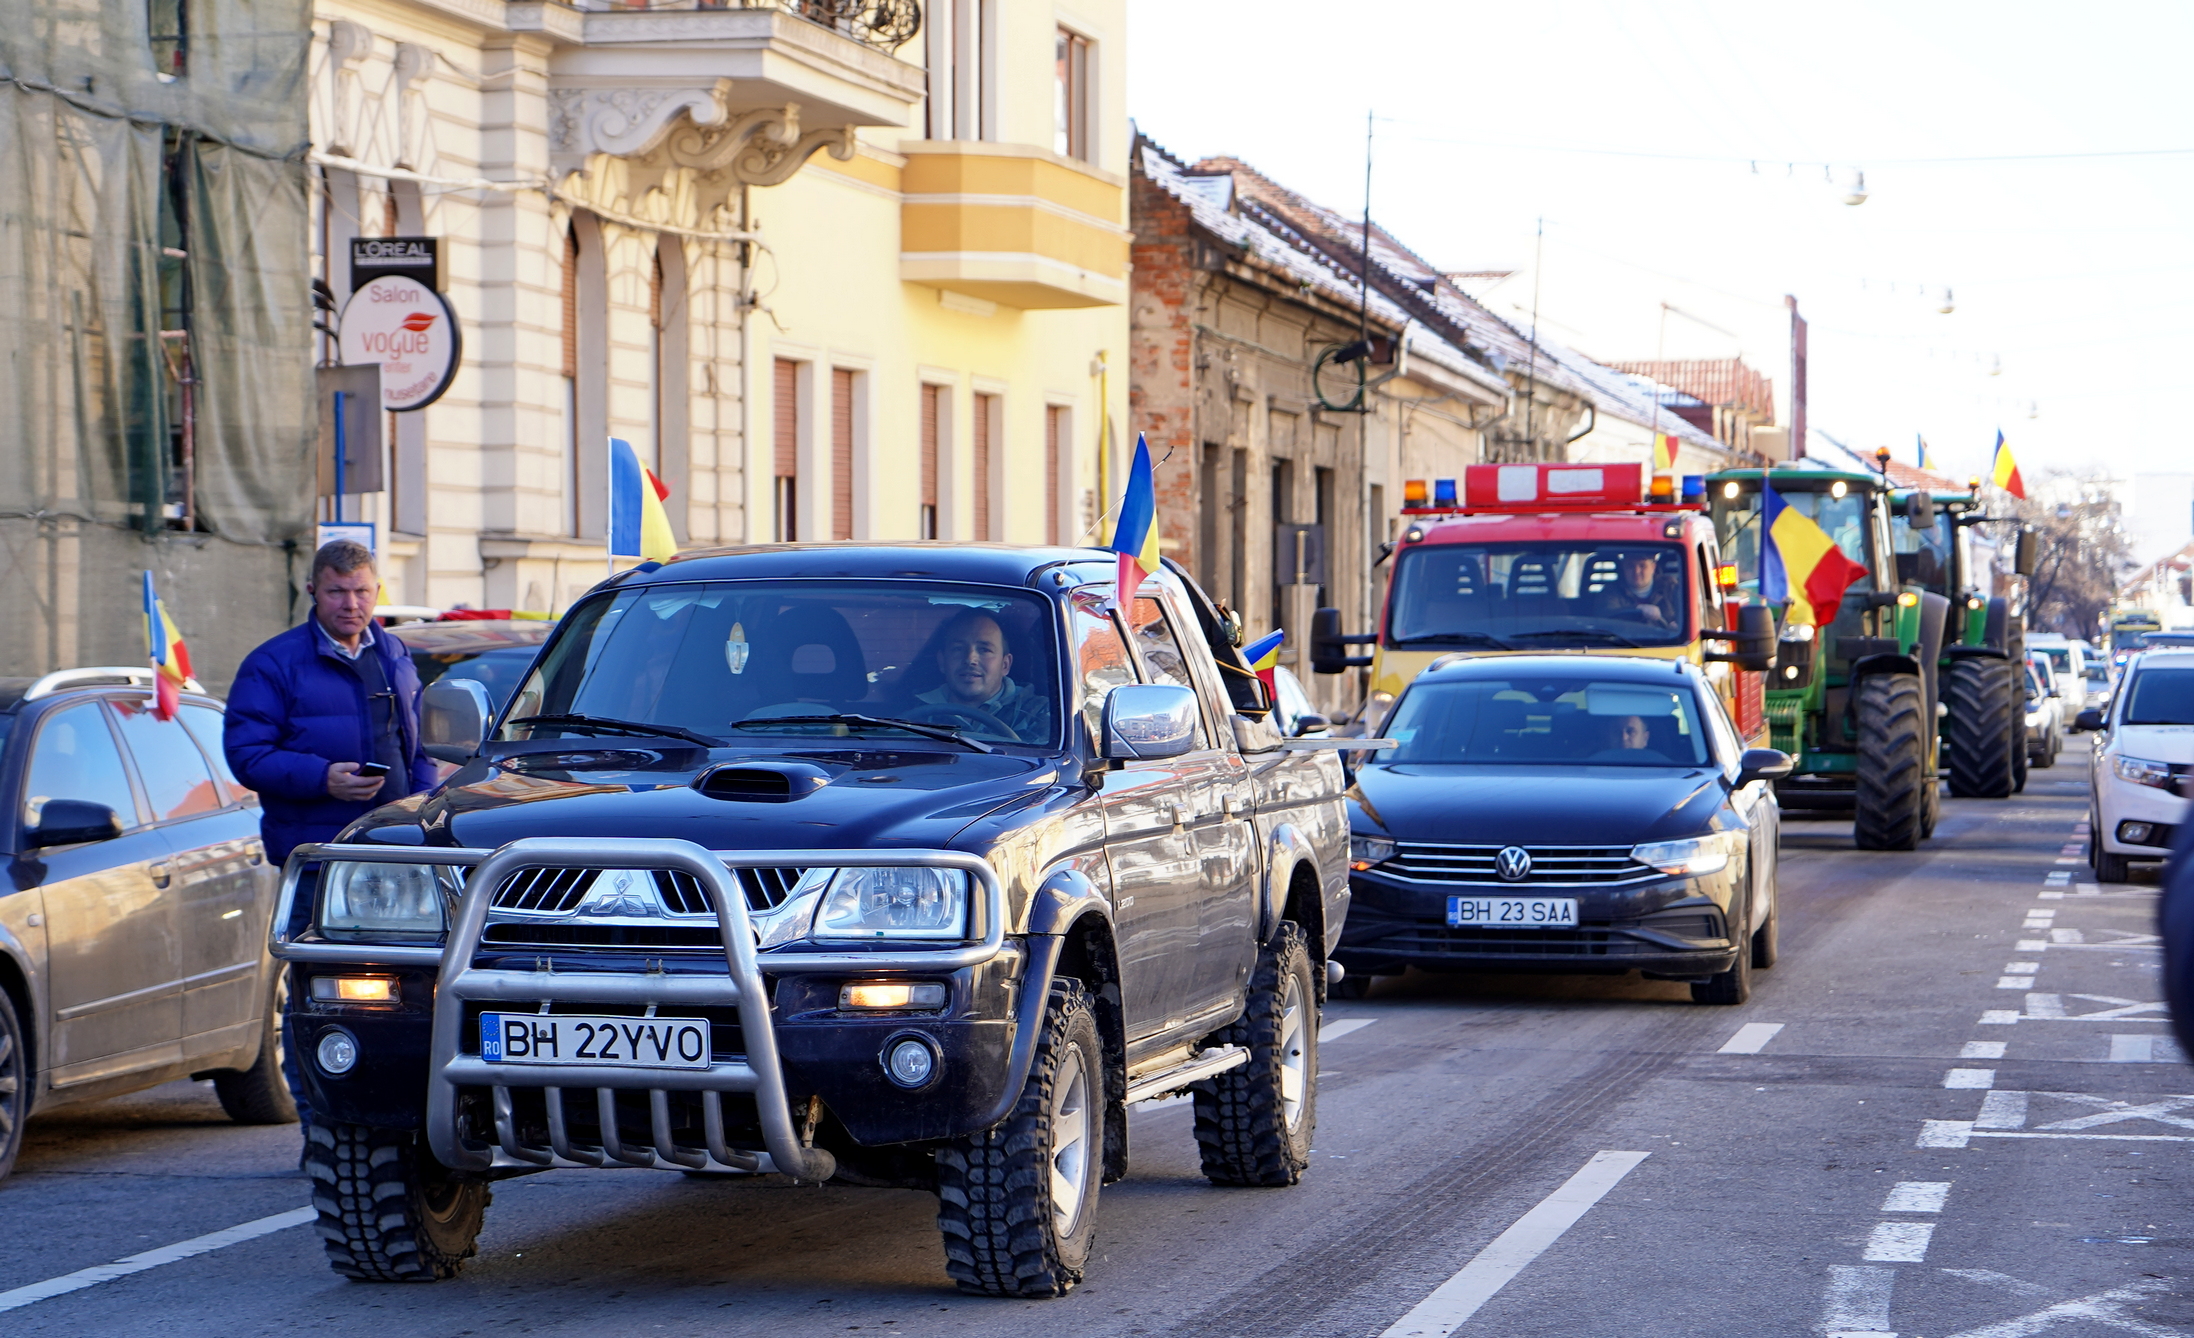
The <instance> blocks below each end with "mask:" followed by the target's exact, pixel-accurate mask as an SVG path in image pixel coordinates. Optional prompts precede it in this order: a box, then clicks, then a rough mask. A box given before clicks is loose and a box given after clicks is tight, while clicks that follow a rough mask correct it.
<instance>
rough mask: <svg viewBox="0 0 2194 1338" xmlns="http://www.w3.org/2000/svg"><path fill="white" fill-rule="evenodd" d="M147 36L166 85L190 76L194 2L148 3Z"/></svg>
mask: <svg viewBox="0 0 2194 1338" xmlns="http://www.w3.org/2000/svg"><path fill="white" fill-rule="evenodd" d="M145 36H146V39H147V40H148V41H149V42H150V43H151V45H152V68H153V71H154V73H156V74H158V75H159V76H160V78H161V80H162V81H163V82H165V81H168V80H174V79H180V78H182V77H183V76H184V75H185V74H187V73H189V72H190V0H146V3H145Z"/></svg>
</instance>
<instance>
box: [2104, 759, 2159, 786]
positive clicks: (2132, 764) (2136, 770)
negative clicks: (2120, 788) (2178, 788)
mask: <svg viewBox="0 0 2194 1338" xmlns="http://www.w3.org/2000/svg"><path fill="white" fill-rule="evenodd" d="M2110 769H2111V770H2112V771H2115V772H2117V773H2118V779H2119V780H2129V781H2132V782H2133V783H2134V784H2135V785H2153V786H2155V787H2156V788H2157V789H2159V790H2168V789H2170V788H2171V764H2170V763H2168V762H2151V761H2149V760H2148V759H2147V758H2145V757H2113V758H2111V759H2110Z"/></svg>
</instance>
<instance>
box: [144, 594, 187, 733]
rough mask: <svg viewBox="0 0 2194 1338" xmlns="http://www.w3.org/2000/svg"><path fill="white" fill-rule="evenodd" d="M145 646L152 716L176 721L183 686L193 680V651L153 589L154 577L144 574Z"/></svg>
mask: <svg viewBox="0 0 2194 1338" xmlns="http://www.w3.org/2000/svg"><path fill="white" fill-rule="evenodd" d="M145 646H146V649H147V651H148V652H149V653H150V654H151V656H152V669H153V674H152V714H153V716H154V718H156V719H160V720H173V719H174V718H175V707H176V704H177V703H178V701H179V700H180V695H181V693H182V691H183V685H184V684H185V683H186V682H188V681H189V679H190V676H191V675H190V647H188V646H186V645H184V644H183V634H182V632H181V631H180V630H178V629H177V628H176V626H175V619H173V618H171V617H169V616H168V606H167V605H166V604H164V603H162V602H161V600H160V596H159V594H158V593H157V592H156V591H154V590H153V588H152V573H151V572H149V571H148V572H146V573H145Z"/></svg>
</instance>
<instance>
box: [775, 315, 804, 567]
mask: <svg viewBox="0 0 2194 1338" xmlns="http://www.w3.org/2000/svg"><path fill="white" fill-rule="evenodd" d="M772 380H773V383H774V391H775V393H774V396H773V399H774V400H775V405H774V412H775V414H776V422H775V424H774V425H773V426H774V427H775V429H776V431H775V446H776V451H775V453H776V457H777V461H776V472H775V476H774V477H775V480H776V496H775V502H776V509H775V518H774V527H773V528H772V530H771V536H772V537H773V538H774V539H776V541H777V542H778V543H781V544H789V543H791V542H792V541H793V540H795V539H798V538H799V537H800V480H799V473H800V364H799V363H796V362H793V361H791V360H790V359H788V358H779V359H777V365H776V368H775V375H774V376H773V378H772Z"/></svg>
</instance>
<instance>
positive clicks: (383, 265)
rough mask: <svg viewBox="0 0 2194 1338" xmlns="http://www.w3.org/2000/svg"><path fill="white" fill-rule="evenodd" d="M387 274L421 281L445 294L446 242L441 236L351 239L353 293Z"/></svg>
mask: <svg viewBox="0 0 2194 1338" xmlns="http://www.w3.org/2000/svg"><path fill="white" fill-rule="evenodd" d="M387 274H401V275H404V276H405V277H407V278H412V279H417V280H418V281H419V282H421V283H423V284H425V285H426V286H427V287H429V288H432V289H433V290H434V291H436V292H440V291H442V239H441V238H439V237H353V238H351V239H350V290H351V291H352V292H354V293H355V292H357V291H358V290H359V289H361V288H363V287H365V286H366V285H367V284H368V283H370V282H372V281H373V280H375V279H378V278H380V277H382V276H383V275H387Z"/></svg>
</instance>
